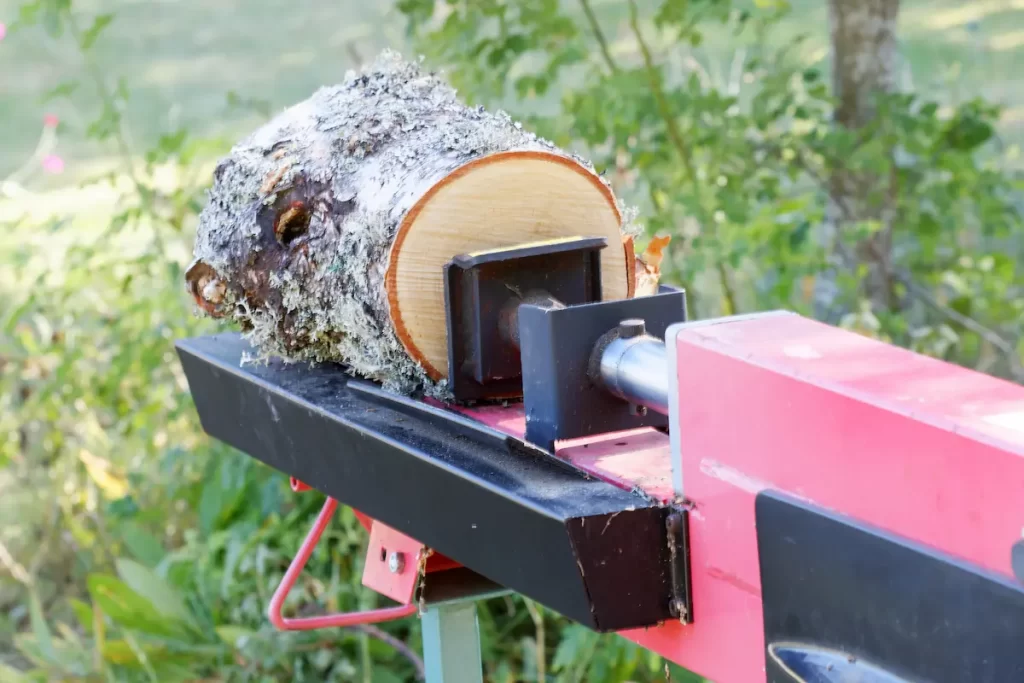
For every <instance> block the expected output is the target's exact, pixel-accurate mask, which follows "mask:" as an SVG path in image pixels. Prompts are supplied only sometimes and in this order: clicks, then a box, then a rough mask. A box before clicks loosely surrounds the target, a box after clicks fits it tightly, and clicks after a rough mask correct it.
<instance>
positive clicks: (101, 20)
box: [82, 14, 114, 50]
mask: <svg viewBox="0 0 1024 683" xmlns="http://www.w3.org/2000/svg"><path fill="white" fill-rule="evenodd" d="M113 20H114V15H113V14H98V15H96V18H95V19H93V22H92V26H90V27H89V28H88V29H86V31H85V33H83V34H82V49H83V50H88V49H89V48H91V47H92V46H93V43H95V42H96V39H97V38H99V37H100V33H102V32H103V29H105V28H106V27H107V26H109V25H110V22H112V21H113Z"/></svg>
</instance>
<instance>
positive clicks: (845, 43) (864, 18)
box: [826, 0, 899, 307]
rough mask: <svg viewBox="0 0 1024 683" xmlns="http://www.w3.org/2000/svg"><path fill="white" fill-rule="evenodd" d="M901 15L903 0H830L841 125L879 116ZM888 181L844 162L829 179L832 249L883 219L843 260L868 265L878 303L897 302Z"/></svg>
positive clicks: (855, 125) (890, 80)
mask: <svg viewBox="0 0 1024 683" xmlns="http://www.w3.org/2000/svg"><path fill="white" fill-rule="evenodd" d="M898 14H899V0H829V25H830V33H831V42H832V88H833V92H834V95H835V97H836V99H837V105H836V110H835V124H836V125H838V126H843V127H845V128H848V129H850V130H854V131H856V130H858V129H860V128H862V127H863V126H865V125H867V124H868V123H870V122H871V121H872V119H873V118H874V116H875V101H876V96H877V95H878V94H879V93H886V92H891V91H892V90H893V89H894V87H895V85H896V78H897V68H898V60H897V56H898V50H897V42H896V26H897V17H898ZM839 163H841V160H839ZM889 183H890V179H889V178H880V177H877V176H873V175H870V174H864V173H856V172H853V171H850V170H847V169H844V168H842V167H841V166H840V167H838V168H836V169H835V170H834V172H833V174H832V177H831V178H830V187H829V194H830V205H829V212H828V218H827V221H826V223H827V228H826V239H827V240H828V242H829V243H830V244H831V245H832V246H833V249H836V248H838V240H840V239H841V231H842V230H843V227H844V226H849V225H850V224H852V223H856V222H860V221H878V222H879V224H880V225H881V226H882V227H881V229H880V230H878V232H876V233H875V234H873V235H872V236H871V237H870V238H867V239H865V240H862V241H861V242H859V243H858V244H857V245H856V247H855V248H854V253H853V254H851V255H848V256H847V258H845V259H840V260H841V261H845V262H844V263H843V265H844V266H845V267H854V268H855V267H858V266H860V265H866V266H867V276H866V278H865V280H864V282H863V283H862V294H863V295H864V296H865V297H866V298H867V299H868V300H869V301H871V303H872V305H873V306H875V307H889V306H891V305H892V303H893V301H892V296H893V291H892V278H891V274H890V268H889V258H890V252H891V249H892V225H891V222H892V215H891V214H892V207H891V206H889V204H888V201H887V192H886V191H885V190H886V186H887V184H889Z"/></svg>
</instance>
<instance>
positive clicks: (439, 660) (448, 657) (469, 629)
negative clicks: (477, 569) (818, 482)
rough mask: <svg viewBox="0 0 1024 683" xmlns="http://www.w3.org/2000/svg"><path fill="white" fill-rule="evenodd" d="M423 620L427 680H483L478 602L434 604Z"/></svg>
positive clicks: (454, 682)
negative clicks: (477, 612) (477, 618)
mask: <svg viewBox="0 0 1024 683" xmlns="http://www.w3.org/2000/svg"><path fill="white" fill-rule="evenodd" d="M422 623H423V664H424V666H425V668H426V674H427V683H483V680H484V675H483V665H482V663H481V661H480V627H479V625H478V624H477V620H476V603H475V602H471V601H466V602H455V603H448V604H440V605H433V606H431V607H428V608H427V610H426V612H424V613H423V620H422Z"/></svg>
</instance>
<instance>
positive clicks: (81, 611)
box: [68, 598, 95, 633]
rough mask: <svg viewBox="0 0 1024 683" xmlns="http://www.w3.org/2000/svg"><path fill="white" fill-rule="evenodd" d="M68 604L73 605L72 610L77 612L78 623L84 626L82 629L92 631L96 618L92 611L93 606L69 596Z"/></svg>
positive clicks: (87, 631)
mask: <svg viewBox="0 0 1024 683" xmlns="http://www.w3.org/2000/svg"><path fill="white" fill-rule="evenodd" d="M68 604H70V605H71V611H72V612H74V613H75V618H76V619H78V624H79V625H80V626H81V627H82V630H83V631H85V632H86V633H91V632H92V624H93V619H94V618H95V616H94V615H93V613H92V607H90V606H89V605H87V604H85V603H84V602H82V601H81V600H76V599H75V598H68Z"/></svg>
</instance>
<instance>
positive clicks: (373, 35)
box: [0, 0, 1024, 187]
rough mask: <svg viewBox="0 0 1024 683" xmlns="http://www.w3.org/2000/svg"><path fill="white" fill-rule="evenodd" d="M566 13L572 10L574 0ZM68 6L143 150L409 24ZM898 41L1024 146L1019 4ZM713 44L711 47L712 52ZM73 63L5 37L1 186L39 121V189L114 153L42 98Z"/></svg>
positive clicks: (912, 28)
mask: <svg viewBox="0 0 1024 683" xmlns="http://www.w3.org/2000/svg"><path fill="white" fill-rule="evenodd" d="M563 2H565V3H566V5H567V7H569V8H570V9H575V6H576V3H575V2H573V1H572V0H563ZM642 2H645V3H648V4H651V5H654V4H656V3H655V2H654V0H642ZM593 4H594V6H595V9H596V10H597V11H598V13H599V14H600V16H601V18H602V21H603V22H605V23H606V25H607V28H608V32H609V34H610V35H612V36H615V35H620V36H625V34H626V27H625V26H624V25H623V20H624V18H625V17H624V12H625V3H623V2H620V1H619V0H594V2H593ZM793 4H794V12H793V17H792V20H791V21H789V22H788V23H787V25H786V26H785V27H783V31H782V32H781V33H780V34H779V38H780V40H781V39H784V38H785V35H784V34H785V33H787V32H788V33H793V34H795V33H797V32H807V33H809V34H811V36H813V45H814V47H815V48H816V50H812V53H813V55H812V56H814V57H818V58H825V57H826V54H827V51H826V46H827V35H826V27H827V25H828V24H827V18H826V9H825V5H826V3H824V2H822V0H794V3H793ZM19 5H20V2H19V0H0V21H2V22H6V23H8V24H10V23H12V22H13V21H14V19H15V18H16V17H17V13H18V7H19ZM75 6H76V7H79V8H81V10H82V11H83V12H95V13H103V12H113V13H114V15H115V20H114V22H113V23H112V24H111V25H110V26H109V27H107V29H106V30H105V31H104V34H103V36H102V38H101V39H100V40H99V41H98V42H97V43H96V46H95V48H94V50H95V58H96V60H97V61H98V63H99V64H101V65H103V66H104V68H105V69H107V70H108V75H109V77H110V78H111V79H113V80H116V78H119V77H124V79H125V81H126V82H127V83H128V84H129V86H130V89H131V98H130V100H129V104H128V106H127V108H126V110H125V113H124V115H125V117H126V120H127V121H128V123H129V126H130V131H131V133H132V135H133V144H134V146H135V147H137V148H139V149H143V148H145V147H146V146H148V145H149V144H151V143H152V142H153V141H154V140H156V139H157V138H158V136H159V135H160V134H161V133H164V132H167V131H171V130H174V129H176V128H177V127H179V126H186V127H189V128H190V129H192V130H194V131H196V132H197V133H200V134H223V135H225V136H227V137H228V138H229V139H234V138H235V137H237V136H239V135H242V134H244V133H245V132H246V131H248V130H250V129H251V128H253V127H254V126H255V125H257V124H258V122H259V121H260V119H261V115H260V114H258V113H256V112H253V111H251V110H245V109H243V108H238V107H234V108H232V107H229V106H227V93H229V92H234V93H236V94H237V95H238V96H239V97H241V98H243V99H250V98H251V99H255V100H260V101H263V102H265V103H266V104H267V105H268V106H269V107H270V110H271V111H275V110H278V109H280V108H282V107H284V106H286V105H288V104H290V103H293V102H296V101H298V100H301V99H303V98H305V97H306V96H308V95H309V94H310V93H311V92H312V91H313V90H314V89H316V88H317V87H318V86H320V85H323V84H329V83H334V82H337V81H339V80H340V79H341V78H342V77H343V75H344V72H345V70H346V69H348V68H351V67H353V66H354V65H355V64H356V63H357V61H358V60H359V59H363V58H368V57H370V56H372V55H373V54H374V53H375V52H377V51H378V50H379V49H380V48H382V47H384V46H393V47H397V48H399V49H407V44H406V40H405V36H404V22H403V19H402V17H401V16H400V15H399V14H398V13H397V11H395V10H394V8H393V3H391V2H385V1H380V2H378V1H376V0H374V1H366V0H364V1H362V2H354V1H352V0H342V1H338V2H329V3H326V2H318V1H317V0H292V1H289V2H284V1H282V0H211V1H208V2H200V1H199V0H179V1H176V2H172V1H170V0H155V1H146V2H142V1H139V0H103V1H100V0H76V2H75ZM901 36H902V40H903V43H904V52H905V55H906V57H907V60H908V67H909V68H908V70H907V72H908V76H907V79H908V82H909V81H910V79H912V82H913V83H914V85H915V86H916V87H917V88H918V89H921V90H923V91H924V92H925V93H928V94H930V95H933V96H936V97H940V98H942V99H943V100H950V101H952V100H957V99H963V98H967V97H971V96H974V95H978V94H983V95H985V96H987V97H989V98H992V99H995V100H997V101H999V102H1002V103H1004V104H1005V105H1006V106H1007V107H1008V109H1007V111H1006V114H1005V121H1004V123H1005V132H1006V133H1007V134H1008V136H1009V138H1010V139H1012V140H1014V141H1016V140H1018V139H1019V138H1020V137H1021V131H1022V125H1024V87H1021V86H1020V79H1019V77H1018V72H1017V70H1016V69H1015V68H1014V67H1015V66H1019V65H1020V64H1024V0H975V1H973V2H970V3H962V2H955V1H953V0H942V1H940V2H935V1H931V2H926V1H925V0H914V1H912V2H904V3H903V10H902V19H901ZM625 42H627V41H623V43H625ZM618 47H620V48H621V49H623V50H630V49H632V48H631V46H630V45H628V44H622V45H619V46H618ZM721 47H722V46H721V45H720V44H718V45H716V44H714V43H711V44H710V45H709V47H708V48H707V49H708V50H711V51H712V52H720V51H721ZM698 56H699V55H698ZM79 66H80V58H79V56H78V55H77V54H75V53H74V52H73V51H71V50H70V49H61V48H60V45H59V44H54V41H49V40H45V39H41V35H40V31H39V30H38V29H31V30H28V31H21V32H18V31H11V32H9V34H8V36H7V37H6V39H5V40H3V41H2V42H0V69H2V74H3V75H2V77H0V123H2V128H0V131H2V133H0V150H2V153H0V177H2V176H4V175H6V174H7V173H9V172H10V171H11V170H13V169H14V168H16V167H17V166H18V165H19V164H20V162H21V161H22V160H23V159H24V158H25V157H26V156H27V155H28V154H30V152H31V150H32V149H33V147H34V146H35V143H36V140H37V137H38V134H39V131H40V128H41V124H42V117H43V115H44V113H46V112H54V113H56V114H58V115H59V116H60V117H61V119H62V121H63V122H64V123H65V125H66V127H67V129H66V131H65V132H64V134H63V135H62V138H61V141H60V146H59V151H60V153H61V154H62V155H63V156H64V157H65V158H66V160H67V162H68V163H67V172H66V173H65V174H64V175H63V176H62V177H61V178H59V179H53V178H50V179H46V180H43V181H42V182H44V186H45V187H54V186H55V185H59V184H61V183H69V182H73V181H74V180H76V179H79V178H81V177H82V176H83V175H85V174H87V173H89V172H91V171H92V170H94V169H96V168H97V167H100V166H102V165H103V164H104V161H105V159H106V158H107V156H108V155H109V154H110V150H109V149H106V148H104V147H102V146H99V145H96V144H93V143H90V142H88V141H86V140H84V139H82V138H83V136H82V135H81V132H82V130H83V128H84V126H85V125H86V123H87V122H88V121H89V120H90V118H91V117H92V116H93V115H94V114H95V111H94V109H92V107H94V106H95V105H94V100H93V98H92V97H91V96H90V94H89V93H88V90H89V84H88V82H83V83H82V85H81V86H80V87H79V90H80V91H82V92H78V93H76V94H75V95H74V96H73V97H72V98H71V99H70V100H69V101H52V102H45V101H44V96H45V94H46V93H47V92H48V91H50V90H51V89H52V88H54V87H56V86H58V85H59V84H61V83H63V82H64V81H66V80H68V79H74V78H75V77H76V76H77V75H78V74H80V73H81V72H80V69H79Z"/></svg>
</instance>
